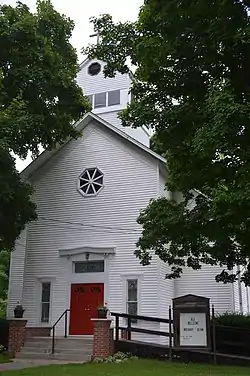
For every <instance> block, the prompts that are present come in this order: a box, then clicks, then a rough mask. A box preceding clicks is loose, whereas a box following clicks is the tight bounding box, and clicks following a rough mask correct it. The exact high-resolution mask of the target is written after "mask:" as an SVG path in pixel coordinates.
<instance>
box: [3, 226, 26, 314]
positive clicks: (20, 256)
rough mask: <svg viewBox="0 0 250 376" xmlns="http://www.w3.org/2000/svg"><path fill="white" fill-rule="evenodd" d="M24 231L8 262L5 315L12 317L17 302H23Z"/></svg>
mask: <svg viewBox="0 0 250 376" xmlns="http://www.w3.org/2000/svg"><path fill="white" fill-rule="evenodd" d="M26 235H27V232H26V230H24V231H22V233H21V235H20V236H19V238H18V239H17V241H16V246H15V249H14V251H13V252H12V254H11V262H10V278H9V280H10V283H9V292H8V305H7V315H8V317H9V318H10V317H13V315H14V312H13V310H14V308H15V306H16V305H17V302H20V303H22V301H23V278H24V269H25V251H26V238H27V236H26Z"/></svg>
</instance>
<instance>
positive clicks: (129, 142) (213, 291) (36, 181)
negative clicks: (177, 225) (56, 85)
mask: <svg viewBox="0 0 250 376" xmlns="http://www.w3.org/2000/svg"><path fill="white" fill-rule="evenodd" d="M103 67H104V63H103V62H101V61H98V60H94V61H91V60H88V59H87V60H85V61H84V62H83V63H82V64H81V65H80V71H79V74H78V77H77V80H78V83H79V85H80V86H81V87H82V88H83V91H84V93H85V94H86V95H88V96H89V98H90V101H91V103H92V106H93V110H92V112H91V113H88V114H86V115H85V116H84V117H83V119H81V120H80V121H79V122H78V123H77V124H76V127H77V129H79V130H81V131H82V136H81V137H79V138H78V139H76V140H75V139H74V140H69V141H67V142H65V143H64V144H63V145H62V146H60V147H58V148H57V149H56V150H54V151H44V152H43V153H42V154H41V155H40V156H39V157H38V158H37V159H36V160H34V161H33V162H32V163H31V164H30V165H29V166H28V167H27V168H26V169H25V170H24V171H23V172H22V173H21V176H22V178H23V179H26V180H27V181H29V182H30V183H31V184H32V185H33V187H34V194H33V200H34V202H35V203H36V205H37V215H38V220H37V221H34V222H32V223H30V224H29V225H27V227H26V229H25V231H23V233H22V234H21V236H20V238H19V239H18V240H17V242H16V247H15V250H14V251H13V253H12V257H11V268H10V285H9V297H8V317H13V310H14V307H15V306H16V304H17V302H21V303H22V305H23V307H24V309H25V313H24V318H26V319H27V320H28V323H27V326H28V327H34V328H47V327H51V326H52V325H53V324H54V323H55V321H56V320H57V319H58V318H59V316H60V315H61V314H62V313H63V312H64V311H65V310H66V309H70V319H69V321H68V331H69V334H70V335H91V334H93V327H92V322H91V318H92V317H96V314H97V307H98V305H102V304H104V303H106V304H107V306H108V308H109V309H110V310H111V311H113V312H120V313H126V312H127V313H131V314H138V315H145V316H155V317H163V318H165V317H168V306H169V305H171V303H172V299H173V298H174V297H178V296H182V295H186V294H197V295H201V296H205V297H208V298H210V302H211V304H214V305H215V311H216V312H225V311H234V310H235V311H241V312H249V291H248V289H246V287H244V286H242V285H241V284H238V283H235V284H233V285H231V284H227V285H225V284H218V283H216V282H215V280H214V276H215V274H216V273H218V272H219V268H216V267H210V266H204V267H203V268H202V270H199V271H194V270H192V269H185V270H184V273H183V275H182V277H181V278H180V279H176V280H167V279H165V275H166V273H167V272H168V266H167V265H166V264H165V263H163V262H162V261H161V260H160V259H159V258H158V257H156V256H154V257H153V259H152V263H151V265H149V266H142V265H140V262H139V260H138V259H137V258H136V257H135V255H134V251H135V248H136V242H137V240H138V238H139V236H140V232H141V228H140V226H139V225H138V224H137V222H136V220H137V217H138V215H139V212H140V210H141V209H142V208H145V207H146V206H147V205H148V203H149V201H150V199H151V198H157V197H159V196H162V195H167V196H168V195H169V192H167V191H166V190H164V186H165V182H166V180H167V177H168V172H167V170H166V163H165V162H166V161H165V160H164V158H163V157H161V156H160V155H157V154H156V153H155V152H153V151H152V150H150V149H149V139H150V134H149V131H148V129H147V128H146V127H145V129H131V128H127V127H126V128H124V127H122V125H121V121H120V120H119V118H118V114H119V111H121V110H122V109H124V108H126V106H127V104H128V103H129V102H130V100H131V98H130V93H129V88H130V85H131V77H130V76H129V75H128V74H125V75H121V74H117V75H116V76H115V78H104V75H103ZM138 325H139V324H138ZM157 325H160V324H155V328H156V327H157ZM158 328H159V326H158ZM63 332H64V323H63V321H62V322H60V323H59V325H58V327H57V335H58V336H60V335H63Z"/></svg>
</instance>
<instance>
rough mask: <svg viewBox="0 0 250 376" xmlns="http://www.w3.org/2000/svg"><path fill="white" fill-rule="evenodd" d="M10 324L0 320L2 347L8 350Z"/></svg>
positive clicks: (0, 343) (0, 342)
mask: <svg viewBox="0 0 250 376" xmlns="http://www.w3.org/2000/svg"><path fill="white" fill-rule="evenodd" d="M8 336H9V323H8V321H7V320H6V319H0V345H2V346H3V347H4V348H5V349H7V348H8Z"/></svg>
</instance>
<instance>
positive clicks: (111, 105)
mask: <svg viewBox="0 0 250 376" xmlns="http://www.w3.org/2000/svg"><path fill="white" fill-rule="evenodd" d="M114 91H118V92H119V103H116V104H109V94H110V93H113V92H114ZM120 104H121V90H120V89H115V90H110V91H108V92H107V107H113V106H120Z"/></svg>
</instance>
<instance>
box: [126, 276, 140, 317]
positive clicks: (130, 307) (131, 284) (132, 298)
mask: <svg viewBox="0 0 250 376" xmlns="http://www.w3.org/2000/svg"><path fill="white" fill-rule="evenodd" d="M127 313H128V314H130V315H138V280H137V279H128V280H127ZM131 322H132V323H137V320H136V319H132V320H131Z"/></svg>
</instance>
